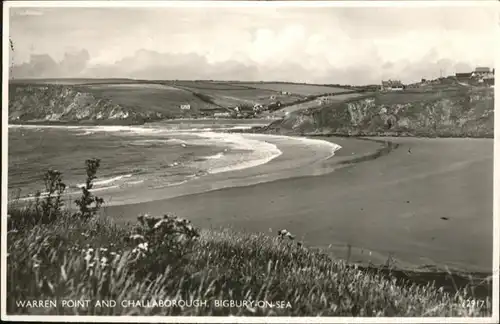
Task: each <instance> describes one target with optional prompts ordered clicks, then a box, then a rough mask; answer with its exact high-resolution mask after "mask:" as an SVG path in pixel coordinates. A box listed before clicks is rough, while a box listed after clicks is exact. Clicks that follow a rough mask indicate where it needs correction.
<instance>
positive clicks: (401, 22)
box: [9, 6, 499, 85]
mask: <svg viewBox="0 0 500 324" xmlns="http://www.w3.org/2000/svg"><path fill="white" fill-rule="evenodd" d="M9 15H10V19H9V28H10V31H9V35H10V37H11V40H12V41H13V44H14V51H11V56H10V59H11V66H12V69H11V77H13V78H63V77H64V78H70V77H74V78H78V77H89V78H113V77H114V78H140V79H165V80H173V79H205V80H207V79H208V80H248V81H290V82H308V83H331V84H353V85H360V84H373V83H376V84H379V83H380V81H381V80H382V79H399V80H402V81H403V82H406V83H409V82H415V81H419V80H420V79H421V78H429V79H430V78H436V77H439V76H440V75H441V74H444V75H450V74H454V73H456V72H466V71H470V70H471V69H473V68H475V67H476V66H490V67H493V65H494V57H495V35H494V32H495V28H498V26H499V15H498V12H496V11H495V10H492V7H491V6H490V7H485V6H474V7H399V8H396V7H385V8H378V7H323V8H318V7H310V8H304V7H245V8H242V7H231V8H228V7H225V8H214V7H209V8H200V7H189V8H187V7H184V8H183V7H169V8H165V7H163V8H118V7H114V8H60V7H59V8H38V7H35V8H33V7H30V8H10V13H9Z"/></svg>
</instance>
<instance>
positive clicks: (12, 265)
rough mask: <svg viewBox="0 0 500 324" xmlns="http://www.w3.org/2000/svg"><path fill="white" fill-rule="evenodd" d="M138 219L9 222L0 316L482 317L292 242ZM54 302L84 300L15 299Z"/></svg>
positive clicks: (460, 302)
mask: <svg viewBox="0 0 500 324" xmlns="http://www.w3.org/2000/svg"><path fill="white" fill-rule="evenodd" d="M29 212H30V211H29V210H26V209H24V210H23V209H19V208H17V209H13V208H11V210H10V211H9V213H10V218H16V217H25V216H26V213H29ZM23 213H24V214H23ZM22 215H24V216H22ZM141 220H142V222H138V224H136V225H130V226H125V227H117V226H115V225H114V224H113V223H112V222H111V221H109V220H108V219H106V218H102V217H101V218H100V217H95V218H92V219H91V220H88V221H85V220H81V219H78V218H74V217H71V216H69V215H66V214H64V215H62V216H61V217H59V218H58V219H57V220H56V221H55V222H52V223H50V224H38V225H34V226H25V227H20V228H11V230H10V231H9V233H8V257H7V296H8V297H7V312H8V313H9V314H25V313H26V314H40V315H42V314H43V315H55V314H66V315H72V314H79V315H198V316H208V315H215V316H223V315H246V316H249V315H252V316H267V315H278V316H491V308H492V305H491V300H490V299H486V300H484V304H482V305H480V307H478V306H476V307H470V305H469V304H470V303H469V302H467V300H470V298H472V296H469V295H468V294H467V291H466V290H460V291H458V292H456V293H455V294H449V293H446V292H444V291H443V290H442V289H438V288H437V287H434V286H433V285H431V284H428V285H426V286H419V285H416V284H411V283H408V282H397V281H396V280H395V279H387V278H386V277H384V276H382V275H380V274H377V273H373V272H368V271H361V270H359V269H358V268H357V267H356V266H352V265H348V264H346V263H345V262H343V261H338V260H333V259H331V258H330V257H329V256H327V255H326V254H323V253H321V252H318V251H312V250H309V249H307V248H305V247H303V246H299V245H297V244H294V243H293V241H289V240H281V239H278V238H271V237H268V236H265V235H263V234H253V235H252V234H241V233H236V232H232V231H229V230H222V231H209V230H204V231H198V230H196V229H195V228H193V227H192V225H190V224H189V222H188V221H183V220H179V219H177V218H175V217H171V216H169V217H166V218H164V219H161V218H157V219H155V218H151V217H145V218H144V217H143V218H142V219H141ZM175 224H181V225H182V226H181V227H176V226H177V225H175ZM160 225H165V226H163V227H162V226H160ZM179 226H180V225H179ZM179 229H181V230H179ZM139 236H140V237H139ZM55 299H57V300H59V301H60V300H63V299H64V300H81V299H88V300H91V302H90V303H89V305H88V307H61V305H60V304H58V306H57V307H55V308H54V307H43V308H42V307H38V308H36V307H22V306H20V304H19V302H20V301H27V300H55ZM97 300H115V301H116V302H117V303H116V306H115V307H94V302H95V301H97ZM125 300H134V301H135V300H156V301H160V300H184V301H189V300H203V301H207V304H206V305H199V307H194V306H193V307H124V305H123V304H122V301H125ZM216 300H233V301H241V300H254V301H268V302H275V303H278V304H279V306H281V307H279V308H278V307H269V306H267V307H260V306H261V305H260V304H258V305H257V306H256V305H255V304H252V305H247V306H246V307H233V308H231V307H217V305H216V304H215V301H216ZM281 302H283V303H281ZM288 303H289V304H288ZM128 305H129V306H130V304H128ZM125 306H127V304H126V305H125Z"/></svg>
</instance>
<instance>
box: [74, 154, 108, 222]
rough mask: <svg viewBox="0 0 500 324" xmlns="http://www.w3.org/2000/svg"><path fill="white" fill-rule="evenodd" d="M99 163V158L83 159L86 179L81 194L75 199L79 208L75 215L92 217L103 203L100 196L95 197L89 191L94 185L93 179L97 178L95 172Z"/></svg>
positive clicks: (85, 217)
mask: <svg viewBox="0 0 500 324" xmlns="http://www.w3.org/2000/svg"><path fill="white" fill-rule="evenodd" d="M100 164H101V160H99V159H89V160H86V161H85V169H86V171H87V179H86V181H85V186H83V187H82V196H81V197H80V198H79V199H76V200H75V203H76V205H77V206H78V207H79V209H80V211H79V212H78V213H77V214H76V216H78V217H80V218H82V219H90V218H92V217H94V216H95V214H96V212H97V211H98V210H99V208H101V205H102V204H103V203H104V200H103V199H102V198H99V197H96V196H94V195H93V194H92V193H91V192H90V190H91V189H92V187H93V186H94V184H93V181H94V180H95V179H96V178H97V176H96V174H97V170H98V169H99V166H100ZM92 205H94V206H92Z"/></svg>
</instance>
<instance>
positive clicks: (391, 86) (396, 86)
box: [381, 80, 404, 91]
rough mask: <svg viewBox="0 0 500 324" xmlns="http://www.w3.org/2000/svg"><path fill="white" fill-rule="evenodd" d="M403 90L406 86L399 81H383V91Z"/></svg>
mask: <svg viewBox="0 0 500 324" xmlns="http://www.w3.org/2000/svg"><path fill="white" fill-rule="evenodd" d="M403 89H404V85H403V83H401V81H399V80H388V81H382V87H381V90H382V91H401V90H403Z"/></svg>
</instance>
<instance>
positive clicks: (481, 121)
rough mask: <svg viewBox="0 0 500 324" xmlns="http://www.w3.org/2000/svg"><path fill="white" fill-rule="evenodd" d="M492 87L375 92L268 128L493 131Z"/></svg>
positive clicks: (422, 133) (290, 130) (469, 134)
mask: <svg viewBox="0 0 500 324" xmlns="http://www.w3.org/2000/svg"><path fill="white" fill-rule="evenodd" d="M493 112H494V102H493V89H487V88H485V89H474V90H472V89H466V88H463V89H453V90H448V91H440V92H399V93H378V94H375V95H369V96H364V97H360V98H357V99H353V100H349V101H346V102H342V103H336V104H332V105H328V106H325V107H320V108H317V109H314V110H305V111H301V112H297V113H294V114H290V115H289V116H287V117H285V118H284V119H283V120H279V121H276V122H274V123H272V124H271V125H270V126H268V127H266V128H265V130H264V131H265V132H268V133H281V134H336V135H360V136H362V135H364V136H426V137H427V136H430V137H436V136H452V137H493V131H494V128H493V121H494V115H493Z"/></svg>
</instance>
